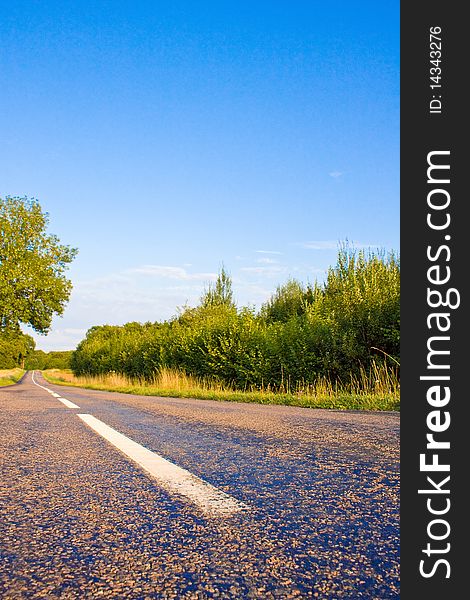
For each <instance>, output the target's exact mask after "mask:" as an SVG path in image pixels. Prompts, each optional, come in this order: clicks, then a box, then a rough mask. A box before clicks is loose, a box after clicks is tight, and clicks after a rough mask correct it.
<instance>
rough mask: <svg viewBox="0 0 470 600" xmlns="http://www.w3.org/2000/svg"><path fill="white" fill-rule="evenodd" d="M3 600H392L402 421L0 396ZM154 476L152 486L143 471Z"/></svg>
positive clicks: (219, 405) (78, 397) (30, 387)
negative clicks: (122, 599) (283, 599)
mask: <svg viewBox="0 0 470 600" xmlns="http://www.w3.org/2000/svg"><path fill="white" fill-rule="evenodd" d="M0 447H1V456H2V463H1V483H0V501H1V504H0V513H1V514H0V519H1V520H0V548H1V564H0V597H1V598H2V599H3V598H67V599H74V598H87V599H88V598H135V599H141V598H142V599H145V598H148V599H150V598H162V599H170V598H175V599H180V598H183V599H186V598H187V599H189V598H196V599H198V598H201V599H202V598H236V599H243V598H263V599H264V598H267V599H271V598H272V599H274V598H286V599H287V598H332V599H334V598H349V599H351V600H357V599H359V598H369V599H386V598H399V590H398V585H399V584H398V582H399V573H398V565H399V562H398V561H399V556H398V555H399V537H398V535H399V534H398V513H399V470H398V469H399V415H398V414H397V413H366V412H351V411H348V412H345V411H344V412H342V411H326V410H312V409H302V408H294V407H286V406H261V405H255V404H238V403H226V402H215V401H205V400H186V399H173V398H154V397H144V396H132V395H127V394H117V393H110V392H100V391H94V390H86V389H78V388H73V387H64V386H56V385H53V384H49V383H47V382H46V381H45V380H44V379H43V378H42V376H41V375H40V374H39V373H38V372H36V373H35V375H34V379H33V378H32V373H30V372H29V373H27V374H26V376H25V377H24V378H23V380H22V381H21V382H20V383H19V384H17V385H15V386H11V387H8V388H1V389H0ZM152 469H153V471H152Z"/></svg>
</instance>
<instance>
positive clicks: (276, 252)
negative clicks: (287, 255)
mask: <svg viewBox="0 0 470 600" xmlns="http://www.w3.org/2000/svg"><path fill="white" fill-rule="evenodd" d="M256 252H257V253H258V254H282V252H279V251H278V250H256Z"/></svg>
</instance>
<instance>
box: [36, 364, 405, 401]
mask: <svg viewBox="0 0 470 600" xmlns="http://www.w3.org/2000/svg"><path fill="white" fill-rule="evenodd" d="M43 374H44V376H45V378H46V379H47V380H48V381H49V382H51V383H57V384H61V385H72V386H77V387H84V388H90V389H97V390H107V391H114V392H124V393H129V394H140V395H146V396H164V397H178V398H201V399H210V400H226V401H232V402H257V403H261V404H289V405H295V406H305V407H316V408H334V409H354V410H398V409H399V405H400V383H399V380H398V374H397V370H395V369H391V368H386V367H384V366H383V365H378V364H376V363H373V365H372V367H371V369H370V370H369V371H366V370H362V371H361V374H360V376H359V377H351V380H350V381H349V382H347V383H343V382H339V383H338V382H336V383H332V382H331V381H330V380H329V379H327V378H320V379H318V380H317V381H316V382H315V384H313V385H302V384H297V385H296V386H295V388H291V386H289V385H286V386H281V389H276V390H274V389H273V388H272V387H271V386H269V385H268V386H264V387H261V388H254V387H252V388H251V389H247V390H245V391H240V390H237V389H234V388H232V387H230V386H227V385H224V384H223V383H221V382H219V381H215V380H213V379H210V380H209V379H201V378H198V377H194V376H191V375H187V374H186V373H182V372H181V371H177V370H175V369H161V370H160V371H158V372H157V373H155V375H154V377H153V379H152V380H151V381H147V380H142V379H140V378H130V377H127V376H125V375H122V374H120V373H114V372H112V373H107V374H105V375H98V376H96V375H93V376H92V375H87V376H78V377H76V376H75V375H73V373H72V372H71V371H59V370H56V369H51V370H48V371H44V372H43Z"/></svg>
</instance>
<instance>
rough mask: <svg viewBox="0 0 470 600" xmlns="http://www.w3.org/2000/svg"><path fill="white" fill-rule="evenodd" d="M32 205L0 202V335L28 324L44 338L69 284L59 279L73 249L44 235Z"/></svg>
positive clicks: (43, 219)
mask: <svg viewBox="0 0 470 600" xmlns="http://www.w3.org/2000/svg"><path fill="white" fill-rule="evenodd" d="M48 224H49V216H48V214H47V213H45V212H43V210H42V209H41V206H40V205H39V203H38V202H37V201H36V200H28V199H27V198H12V197H9V196H7V197H6V198H5V199H2V198H0V334H3V335H10V334H11V333H12V332H18V331H19V328H20V325H21V324H24V325H29V326H31V327H32V328H33V329H34V330H35V331H37V332H38V333H47V332H48V331H49V328H50V326H51V322H52V317H53V316H54V315H61V314H62V313H63V311H64V308H65V305H66V303H67V301H68V299H69V296H70V292H71V290H72V283H71V282H70V281H69V280H68V279H67V277H66V276H65V272H66V270H67V268H68V266H69V264H70V263H71V262H72V260H73V259H74V257H75V255H76V253H77V250H76V249H75V248H71V247H70V246H64V245H63V244H61V243H60V240H59V239H58V237H57V236H55V235H51V234H49V233H48V232H47V227H48Z"/></svg>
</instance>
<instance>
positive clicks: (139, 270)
mask: <svg viewBox="0 0 470 600" xmlns="http://www.w3.org/2000/svg"><path fill="white" fill-rule="evenodd" d="M126 273H131V274H137V275H149V276H151V277H162V278H167V279H180V280H182V281H188V280H197V281H201V280H210V281H214V280H215V279H217V273H188V271H187V270H186V269H183V268H182V267H169V266H162V265H142V266H141V267H135V268H133V269H128V270H127V271H126Z"/></svg>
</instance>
